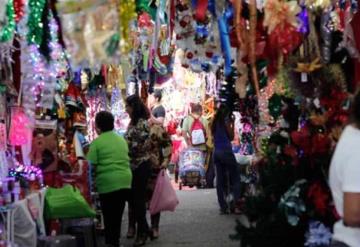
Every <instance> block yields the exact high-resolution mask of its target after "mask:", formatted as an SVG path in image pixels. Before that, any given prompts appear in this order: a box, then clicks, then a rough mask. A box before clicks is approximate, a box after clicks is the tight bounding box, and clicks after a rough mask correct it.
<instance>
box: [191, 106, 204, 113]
mask: <svg viewBox="0 0 360 247" xmlns="http://www.w3.org/2000/svg"><path fill="white" fill-rule="evenodd" d="M202 110H203V108H202V106H201V104H193V105H192V106H191V113H202Z"/></svg>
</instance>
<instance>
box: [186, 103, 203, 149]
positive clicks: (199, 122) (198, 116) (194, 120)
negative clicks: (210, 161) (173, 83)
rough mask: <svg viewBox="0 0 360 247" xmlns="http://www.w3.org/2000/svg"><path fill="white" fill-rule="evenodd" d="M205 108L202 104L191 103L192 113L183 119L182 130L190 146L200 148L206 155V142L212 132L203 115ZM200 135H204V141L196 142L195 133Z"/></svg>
mask: <svg viewBox="0 0 360 247" xmlns="http://www.w3.org/2000/svg"><path fill="white" fill-rule="evenodd" d="M202 113H203V109H202V106H201V105H200V104H192V105H191V113H190V114H189V115H188V116H187V117H186V118H185V119H184V120H183V123H182V132H183V136H184V138H185V141H186V143H187V145H188V146H189V147H196V148H199V149H200V150H201V151H203V152H204V155H206V150H207V147H206V142H207V138H208V136H209V134H210V130H209V122H208V121H207V120H206V118H204V117H203V116H202ZM195 132H196V135H197V136H198V137H199V136H201V135H202V134H203V135H204V141H202V142H198V143H194V140H193V139H195V137H194V134H195Z"/></svg>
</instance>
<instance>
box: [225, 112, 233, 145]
mask: <svg viewBox="0 0 360 247" xmlns="http://www.w3.org/2000/svg"><path fill="white" fill-rule="evenodd" d="M225 125H226V131H227V133H228V135H229V138H230V141H233V140H234V119H233V118H230V119H229V121H227V122H226V123H225Z"/></svg>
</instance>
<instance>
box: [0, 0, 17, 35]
mask: <svg viewBox="0 0 360 247" xmlns="http://www.w3.org/2000/svg"><path fill="white" fill-rule="evenodd" d="M6 16H7V24H6V25H5V26H4V28H3V29H2V30H0V42H8V41H10V40H11V39H12V38H13V35H14V31H15V10H14V3H13V0H9V1H8V3H7V5H6Z"/></svg>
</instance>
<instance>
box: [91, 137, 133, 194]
mask: <svg viewBox="0 0 360 247" xmlns="http://www.w3.org/2000/svg"><path fill="white" fill-rule="evenodd" d="M128 153H129V148H128V145H127V143H126V141H125V139H124V138H123V137H121V136H119V135H117V134H116V133H115V132H113V131H109V132H105V133H102V134H101V135H100V136H99V137H98V138H96V139H95V140H94V141H93V142H92V143H91V145H90V149H89V152H88V154H87V156H86V157H87V159H88V160H89V161H90V162H91V163H92V164H93V165H94V166H95V176H96V178H95V181H96V187H97V190H98V192H99V193H100V194H101V193H109V192H112V191H116V190H119V189H130V188H131V179H132V174H131V170H130V159H129V154H128Z"/></svg>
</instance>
